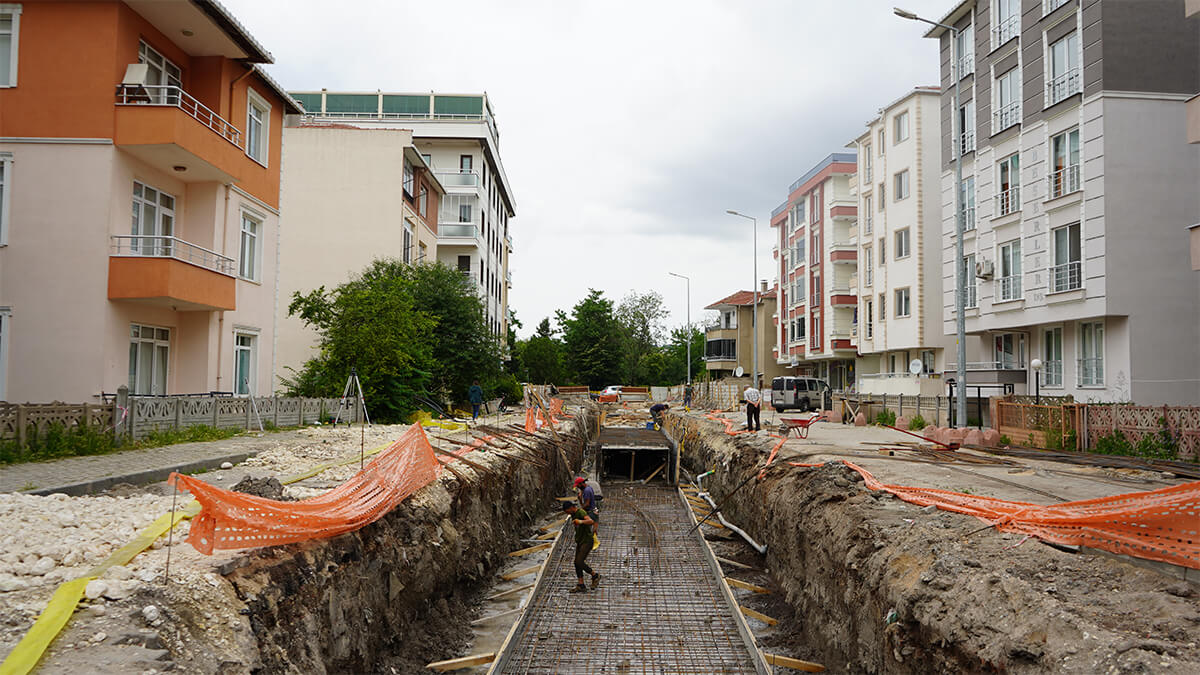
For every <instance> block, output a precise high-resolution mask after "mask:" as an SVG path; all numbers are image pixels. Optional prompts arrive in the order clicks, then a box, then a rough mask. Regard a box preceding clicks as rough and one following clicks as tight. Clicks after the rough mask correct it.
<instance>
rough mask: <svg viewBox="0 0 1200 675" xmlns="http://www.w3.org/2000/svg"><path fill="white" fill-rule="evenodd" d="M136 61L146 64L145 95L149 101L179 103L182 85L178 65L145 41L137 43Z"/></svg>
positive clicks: (169, 103) (168, 103)
mask: <svg viewBox="0 0 1200 675" xmlns="http://www.w3.org/2000/svg"><path fill="white" fill-rule="evenodd" d="M138 63H144V64H146V95H147V96H148V97H149V98H150V102H151V103H158V104H167V105H179V102H180V101H179V99H180V96H179V92H180V90H181V88H182V87H183V80H182V73H181V71H180V70H179V66H177V65H175V64H174V63H171V61H170V60H168V59H167V58H166V57H165V56H163V55H162V54H160V53H158V51H157V50H156V49H154V48H153V47H151V46H150V45H148V44H146V43H145V42H140V43H138Z"/></svg>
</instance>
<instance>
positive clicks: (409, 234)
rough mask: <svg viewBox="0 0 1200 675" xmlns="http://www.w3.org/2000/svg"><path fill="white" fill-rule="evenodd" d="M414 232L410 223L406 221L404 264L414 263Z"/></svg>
mask: <svg viewBox="0 0 1200 675" xmlns="http://www.w3.org/2000/svg"><path fill="white" fill-rule="evenodd" d="M412 247H413V231H412V226H411V225H409V223H408V221H407V220H405V221H404V256H403V259H404V262H406V263H411V262H412Z"/></svg>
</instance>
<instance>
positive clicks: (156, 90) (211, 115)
mask: <svg viewBox="0 0 1200 675" xmlns="http://www.w3.org/2000/svg"><path fill="white" fill-rule="evenodd" d="M117 105H157V106H169V107H172V108H179V109H180V110H182V111H183V112H185V113H187V114H188V115H190V116H191V117H192V118H193V119H195V120H196V121H197V122H199V123H201V124H203V125H204V126H206V127H208V128H209V129H212V130H213V131H214V132H216V133H217V135H219V136H221V137H222V138H224V139H225V140H227V141H229V142H230V143H233V144H234V145H236V146H237V147H239V148H240V147H242V132H240V131H238V129H237V127H235V126H233V125H232V124H230V123H229V122H227V121H225V120H224V119H223V118H222V117H221V116H220V115H218V114H216V113H215V112H213V111H211V110H209V109H208V107H207V106H205V105H204V104H203V103H201V102H199V101H197V100H196V99H194V98H192V96H191V95H190V94H188V93H187V92H186V91H184V90H183V89H182V88H180V87H176V86H170V85H158V84H145V85H144V84H118V85H117Z"/></svg>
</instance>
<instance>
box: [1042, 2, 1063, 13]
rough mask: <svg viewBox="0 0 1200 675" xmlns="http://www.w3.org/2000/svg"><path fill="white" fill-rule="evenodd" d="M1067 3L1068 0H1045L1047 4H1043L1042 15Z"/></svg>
mask: <svg viewBox="0 0 1200 675" xmlns="http://www.w3.org/2000/svg"><path fill="white" fill-rule="evenodd" d="M1065 4H1067V0H1045V4H1044V5H1043V6H1042V16H1046V15H1047V14H1049V13H1050V12H1053V11H1054V10H1056V9H1058V8H1059V7H1062V6H1063V5H1065Z"/></svg>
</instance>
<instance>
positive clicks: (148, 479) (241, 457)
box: [14, 451, 259, 497]
mask: <svg viewBox="0 0 1200 675" xmlns="http://www.w3.org/2000/svg"><path fill="white" fill-rule="evenodd" d="M258 452H259V451H255V452H239V453H236V454H232V455H225V456H223V457H211V458H208V459H201V460H197V461H194V462H184V463H182V464H175V465H172V466H168V467H159V468H156V469H147V470H145V471H137V472H134V473H127V474H122V475H120V476H105V477H104V478H97V479H95V480H89V481H84V482H82V483H70V484H67V485H59V486H56V487H47V488H37V489H34V490H16V491H14V494H22V495H37V496H46V495H51V494H57V493H63V494H66V495H70V496H72V497H80V496H83V495H90V494H95V493H97V492H103V491H104V490H107V489H109V488H111V487H112V486H114V485H117V484H119V483H129V484H132V485H146V484H148V483H157V482H159V481H164V480H166V479H167V477H168V476H170V475H171V473H172V472H176V471H177V472H179V473H195V472H198V471H207V470H209V469H215V468H219V467H220V466H221V465H222V464H224V463H225V462H231V463H233V464H238V463H240V462H243V461H245V460H246V459H248V458H250V457H253V456H255V455H257V454H258Z"/></svg>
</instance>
